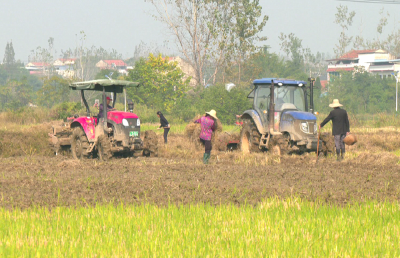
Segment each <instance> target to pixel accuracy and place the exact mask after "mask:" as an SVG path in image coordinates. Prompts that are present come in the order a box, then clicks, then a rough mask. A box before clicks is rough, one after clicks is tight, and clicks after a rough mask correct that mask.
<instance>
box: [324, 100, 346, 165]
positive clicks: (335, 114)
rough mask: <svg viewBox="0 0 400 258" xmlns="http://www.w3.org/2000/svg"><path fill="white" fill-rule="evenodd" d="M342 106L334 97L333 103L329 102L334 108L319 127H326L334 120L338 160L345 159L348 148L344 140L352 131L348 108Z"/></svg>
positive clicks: (333, 127)
mask: <svg viewBox="0 0 400 258" xmlns="http://www.w3.org/2000/svg"><path fill="white" fill-rule="evenodd" d="M342 106H343V105H342V104H340V103H339V100H338V99H334V100H333V102H332V104H329V107H331V108H333V110H332V111H331V112H330V113H329V115H328V116H327V117H326V118H325V120H324V121H322V123H321V124H320V125H319V129H321V127H324V125H325V124H326V123H328V122H329V121H330V120H332V134H333V137H334V139H335V146H336V156H337V161H341V160H342V159H344V154H345V152H346V150H345V145H344V142H343V140H344V138H345V137H346V136H347V135H348V134H349V133H350V123H349V117H348V116H347V112H346V110H344V109H341V108H340V107H342ZM340 152H342V153H340Z"/></svg>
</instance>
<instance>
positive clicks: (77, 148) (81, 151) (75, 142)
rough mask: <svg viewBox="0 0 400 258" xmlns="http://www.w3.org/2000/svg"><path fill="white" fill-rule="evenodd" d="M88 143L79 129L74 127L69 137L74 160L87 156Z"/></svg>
mask: <svg viewBox="0 0 400 258" xmlns="http://www.w3.org/2000/svg"><path fill="white" fill-rule="evenodd" d="M88 148H89V141H88V139H87V137H86V134H85V132H84V131H83V129H82V128H81V127H76V128H75V129H74V131H73V132H72V135H71V152H72V156H73V157H74V158H75V159H83V158H85V157H87V156H88V153H87V149H88Z"/></svg>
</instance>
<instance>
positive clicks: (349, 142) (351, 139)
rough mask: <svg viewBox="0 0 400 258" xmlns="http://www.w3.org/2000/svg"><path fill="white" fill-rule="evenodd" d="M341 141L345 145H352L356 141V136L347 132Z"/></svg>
mask: <svg viewBox="0 0 400 258" xmlns="http://www.w3.org/2000/svg"><path fill="white" fill-rule="evenodd" d="M343 141H344V143H345V144H346V145H353V144H354V143H356V142H357V137H356V136H355V135H354V134H349V135H347V136H346V137H345V138H344V140H343Z"/></svg>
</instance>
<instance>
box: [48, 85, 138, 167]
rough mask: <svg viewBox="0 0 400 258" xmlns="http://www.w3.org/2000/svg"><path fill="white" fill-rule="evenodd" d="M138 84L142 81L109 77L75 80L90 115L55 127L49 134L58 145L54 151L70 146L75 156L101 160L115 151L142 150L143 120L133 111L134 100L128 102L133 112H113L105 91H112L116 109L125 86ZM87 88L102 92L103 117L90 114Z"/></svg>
mask: <svg viewBox="0 0 400 258" xmlns="http://www.w3.org/2000/svg"><path fill="white" fill-rule="evenodd" d="M138 85H139V83H136V82H128V81H122V80H108V79H105V80H93V81H85V82H76V83H72V84H71V85H70V88H71V89H72V90H80V91H81V96H82V101H83V103H84V105H85V107H86V113H87V114H86V116H82V117H75V118H74V119H73V120H72V121H71V122H70V123H68V124H67V125H66V127H64V128H59V127H53V132H52V133H50V134H49V136H50V137H51V143H52V145H53V146H56V148H55V152H56V153H57V150H61V149H62V148H61V147H64V148H65V147H68V145H70V146H71V152H72V156H73V157H74V158H76V159H82V158H85V157H94V156H96V155H98V156H99V158H100V159H101V160H108V159H109V158H110V157H112V156H113V154H117V153H118V154H121V155H124V156H125V155H126V156H130V155H133V153H134V152H135V151H142V150H143V141H142V140H141V139H140V119H139V117H138V116H137V115H136V114H134V113H133V103H132V102H130V103H129V104H128V106H129V110H130V112H123V111H110V110H108V109H109V108H108V107H107V100H106V98H107V96H106V93H113V96H114V102H113V106H112V107H113V108H114V105H115V100H116V99H117V98H116V97H117V94H120V93H126V87H137V86H138ZM85 91H101V92H102V93H103V94H102V101H101V102H102V105H101V106H102V107H103V108H102V109H103V114H102V116H101V117H97V115H95V116H93V115H92V114H91V113H90V109H89V106H88V104H87V102H86V99H85V94H84V93H85ZM125 96H126V95H125ZM125 99H126V97H125ZM125 102H126V101H125ZM125 105H126V104H125ZM125 110H126V108H125Z"/></svg>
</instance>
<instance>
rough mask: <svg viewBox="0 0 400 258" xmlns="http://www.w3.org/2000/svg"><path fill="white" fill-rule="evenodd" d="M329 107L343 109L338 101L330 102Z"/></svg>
mask: <svg viewBox="0 0 400 258" xmlns="http://www.w3.org/2000/svg"><path fill="white" fill-rule="evenodd" d="M329 106H330V107H331V108H335V107H343V105H342V104H340V103H339V100H338V99H334V100H333V102H332V104H329Z"/></svg>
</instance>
